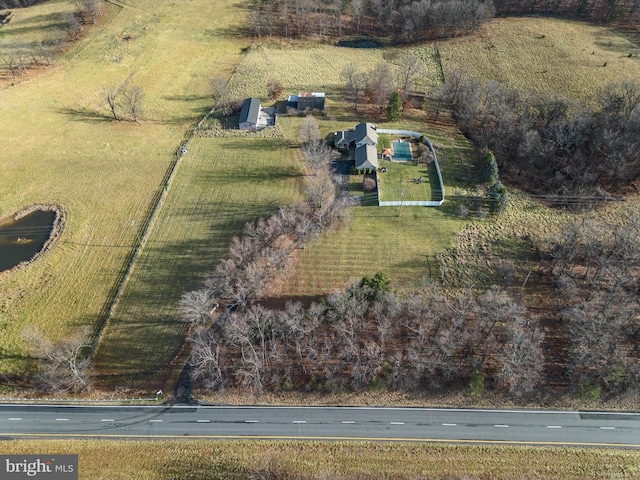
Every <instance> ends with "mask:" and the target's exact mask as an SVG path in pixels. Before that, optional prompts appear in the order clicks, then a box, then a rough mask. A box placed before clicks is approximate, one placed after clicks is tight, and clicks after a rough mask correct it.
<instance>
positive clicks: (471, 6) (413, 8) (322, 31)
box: [251, 0, 640, 43]
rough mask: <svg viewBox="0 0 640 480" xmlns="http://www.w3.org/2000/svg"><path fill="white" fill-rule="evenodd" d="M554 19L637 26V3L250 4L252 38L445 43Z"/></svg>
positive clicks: (358, 0)
mask: <svg viewBox="0 0 640 480" xmlns="http://www.w3.org/2000/svg"><path fill="white" fill-rule="evenodd" d="M532 13H542V14H554V15H556V14H557V15H565V16H570V17H575V18H582V19H588V20H591V21H596V22H612V21H617V22H623V23H625V24H629V25H635V26H638V23H639V22H640V1H638V0H566V1H560V2H556V1H553V2H552V1H547V0H496V1H492V0H447V1H443V0H417V1H415V0H414V1H412V0H392V1H382V0H352V1H347V0H332V1H329V2H325V1H319V0H255V2H254V4H253V15H252V17H251V29H252V31H253V33H254V35H256V36H258V37H261V36H273V35H277V36H282V37H296V38H302V37H338V38H339V37H343V36H369V37H375V38H386V39H390V40H391V41H392V42H393V43H415V42H419V41H423V40H434V39H438V38H450V37H457V36H461V35H467V34H469V33H473V32H475V31H477V30H478V29H479V28H480V27H482V26H483V25H484V24H485V23H486V22H487V21H488V20H489V19H491V18H493V16H494V15H504V16H507V15H520V14H532Z"/></svg>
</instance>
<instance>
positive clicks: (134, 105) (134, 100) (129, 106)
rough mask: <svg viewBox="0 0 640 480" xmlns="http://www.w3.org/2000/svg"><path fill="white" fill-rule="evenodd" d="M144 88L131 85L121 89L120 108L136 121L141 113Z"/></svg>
mask: <svg viewBox="0 0 640 480" xmlns="http://www.w3.org/2000/svg"><path fill="white" fill-rule="evenodd" d="M143 98H144V90H143V89H142V87H140V86H135V85H134V86H132V87H128V88H125V89H124V90H122V108H124V110H125V111H126V112H127V113H128V114H129V115H131V118H132V119H133V121H134V122H137V121H138V119H139V118H140V115H142V99H143Z"/></svg>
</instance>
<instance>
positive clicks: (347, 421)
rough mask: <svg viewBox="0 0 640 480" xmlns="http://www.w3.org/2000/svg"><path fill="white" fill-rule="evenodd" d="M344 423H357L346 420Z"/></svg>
mask: <svg viewBox="0 0 640 480" xmlns="http://www.w3.org/2000/svg"><path fill="white" fill-rule="evenodd" d="M342 423H356V422H354V421H353V420H344V421H343V422H342Z"/></svg>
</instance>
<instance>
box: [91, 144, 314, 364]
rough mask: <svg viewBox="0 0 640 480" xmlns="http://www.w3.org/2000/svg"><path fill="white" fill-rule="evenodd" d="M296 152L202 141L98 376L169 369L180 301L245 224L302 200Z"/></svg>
mask: <svg viewBox="0 0 640 480" xmlns="http://www.w3.org/2000/svg"><path fill="white" fill-rule="evenodd" d="M303 182H304V177H303V176H301V166H300V163H299V160H298V156H297V151H296V150H295V149H291V148H289V143H288V142H287V141H286V140H284V139H281V138H260V137H255V136H254V135H252V134H248V135H246V136H245V137H244V138H242V137H241V138H196V139H194V141H193V142H192V143H191V145H190V147H189V153H188V154H187V155H186V156H185V157H183V159H182V161H181V164H180V166H179V167H178V171H177V172H176V176H175V178H174V180H173V182H172V184H171V186H170V188H169V191H168V196H167V198H166V201H165V205H164V207H163V208H162V210H161V212H160V214H159V216H158V217H157V219H156V220H155V223H154V226H153V230H152V231H151V233H150V235H149V237H148V241H147V242H146V244H145V247H144V249H143V253H142V254H141V256H140V257H139V258H138V261H137V262H136V265H135V269H134V271H133V273H132V275H131V278H130V281H129V282H128V284H127V285H126V288H125V289H124V292H123V295H122V296H121V298H120V301H119V303H118V305H117V308H116V309H115V311H114V314H113V316H112V317H111V319H110V320H109V322H108V324H107V327H106V329H105V331H104V334H103V336H102V338H101V342H100V347H99V349H98V351H97V353H96V357H95V367H96V371H97V373H111V374H120V375H127V374H129V375H131V374H136V373H140V372H150V371H156V370H160V369H161V368H162V367H166V366H167V364H168V362H169V361H171V360H172V359H173V357H174V356H175V355H176V354H177V352H178V351H179V350H180V348H181V346H182V344H183V341H184V334H185V328H186V327H185V324H184V323H183V322H182V321H181V320H180V315H179V311H178V301H179V300H180V296H181V295H182V294H184V293H186V292H188V291H190V290H195V289H198V288H200V287H201V286H202V280H203V277H204V276H205V275H206V274H208V273H211V272H212V271H213V270H214V268H215V266H216V265H217V263H218V262H219V261H220V260H221V259H222V258H223V257H224V255H225V254H226V253H227V249H228V246H229V243H230V241H231V238H232V237H233V236H234V235H237V234H239V233H240V232H241V231H242V228H243V226H244V224H245V223H246V222H248V221H251V220H255V219H257V218H260V217H268V216H270V215H271V214H272V213H274V212H275V211H276V210H277V208H278V206H279V205H285V204H289V203H293V202H295V201H297V200H299V199H300V198H301V197H300V195H301V193H300V192H301V191H302V185H303Z"/></svg>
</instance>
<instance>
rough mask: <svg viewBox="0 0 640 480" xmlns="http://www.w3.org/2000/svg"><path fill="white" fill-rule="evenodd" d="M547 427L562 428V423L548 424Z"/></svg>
mask: <svg viewBox="0 0 640 480" xmlns="http://www.w3.org/2000/svg"><path fill="white" fill-rule="evenodd" d="M547 428H562V425H547Z"/></svg>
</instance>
